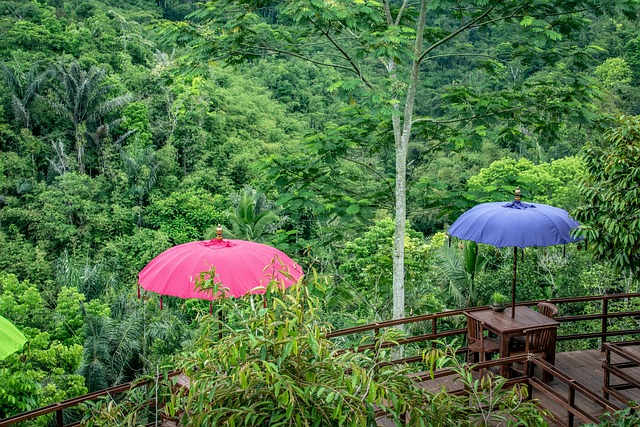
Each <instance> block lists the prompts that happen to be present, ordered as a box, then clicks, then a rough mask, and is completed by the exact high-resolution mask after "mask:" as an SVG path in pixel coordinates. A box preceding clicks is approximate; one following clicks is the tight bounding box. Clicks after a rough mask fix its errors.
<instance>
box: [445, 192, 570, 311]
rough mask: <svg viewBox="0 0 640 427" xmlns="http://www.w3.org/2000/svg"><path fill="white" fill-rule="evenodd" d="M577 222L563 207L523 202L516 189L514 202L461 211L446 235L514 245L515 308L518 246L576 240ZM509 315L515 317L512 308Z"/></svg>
mask: <svg viewBox="0 0 640 427" xmlns="http://www.w3.org/2000/svg"><path fill="white" fill-rule="evenodd" d="M579 225H580V224H579V223H578V222H577V221H575V220H574V219H572V218H571V217H570V216H569V214H568V213H567V211H565V210H564V209H560V208H556V207H553V206H549V205H543V204H540V203H536V204H528V203H523V202H522V201H521V200H520V189H519V188H518V189H517V190H516V198H515V201H513V202H511V203H504V202H494V203H482V204H480V205H477V206H474V207H473V208H471V209H469V210H468V211H467V212H465V213H463V214H462V215H461V216H460V218H458V219H457V220H456V221H455V222H454V223H453V225H451V227H449V235H450V236H455V237H457V238H459V239H462V240H472V241H474V242H477V243H486V244H489V245H493V246H495V247H497V248H502V247H507V246H512V247H513V281H512V283H511V302H512V307H515V304H516V275H517V270H518V267H517V265H518V252H517V249H518V248H524V247H528V246H553V245H564V244H567V243H573V242H577V241H578V240H580V239H581V238H580V237H574V236H572V235H571V231H572V230H573V229H575V228H576V227H578V226H579ZM511 316H512V317H514V316H515V310H514V309H513V308H512V310H511Z"/></svg>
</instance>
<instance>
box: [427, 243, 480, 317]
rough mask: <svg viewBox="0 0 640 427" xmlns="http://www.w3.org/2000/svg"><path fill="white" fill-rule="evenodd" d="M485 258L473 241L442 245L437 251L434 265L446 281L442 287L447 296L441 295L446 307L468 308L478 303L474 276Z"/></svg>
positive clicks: (478, 271)
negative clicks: (445, 284)
mask: <svg viewBox="0 0 640 427" xmlns="http://www.w3.org/2000/svg"><path fill="white" fill-rule="evenodd" d="M486 263H487V258H486V256H485V255H484V254H482V253H480V252H479V251H478V245H477V244H476V243H475V242H465V243H460V245H459V246H448V245H442V246H441V247H440V248H439V250H438V253H437V258H436V264H435V267H436V268H437V269H438V271H439V272H442V274H443V276H444V277H445V278H446V279H447V281H448V286H446V287H445V289H443V290H444V291H445V295H447V297H444V298H443V297H441V298H440V299H441V300H442V301H444V302H445V303H446V305H447V307H451V308H468V307H475V306H477V305H478V303H479V300H478V290H477V288H476V284H475V277H476V275H478V274H479V273H480V272H481V271H482V270H483V269H484V267H485V265H486Z"/></svg>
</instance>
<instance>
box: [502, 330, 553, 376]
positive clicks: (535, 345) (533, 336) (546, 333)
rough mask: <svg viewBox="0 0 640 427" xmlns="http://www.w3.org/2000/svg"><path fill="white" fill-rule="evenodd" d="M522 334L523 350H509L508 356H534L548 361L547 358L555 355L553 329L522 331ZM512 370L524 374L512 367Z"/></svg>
mask: <svg viewBox="0 0 640 427" xmlns="http://www.w3.org/2000/svg"><path fill="white" fill-rule="evenodd" d="M524 334H525V335H524V337H525V346H524V349H523V350H519V349H511V350H510V351H509V355H510V356H518V355H522V354H536V355H539V356H541V357H542V358H543V359H544V360H549V359H550V357H549V356H550V355H552V354H554V353H555V351H556V349H555V348H554V347H555V334H556V328H555V327H543V328H532V329H528V330H526V331H524ZM525 366H526V365H525ZM534 368H535V366H534ZM512 369H513V370H514V371H516V372H519V373H520V374H523V375H524V374H525V372H524V369H523V370H522V371H520V370H518V369H516V368H514V367H512Z"/></svg>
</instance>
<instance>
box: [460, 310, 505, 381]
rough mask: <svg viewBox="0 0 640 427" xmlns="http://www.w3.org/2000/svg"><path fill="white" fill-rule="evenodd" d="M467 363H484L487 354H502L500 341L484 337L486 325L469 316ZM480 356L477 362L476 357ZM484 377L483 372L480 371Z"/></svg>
mask: <svg viewBox="0 0 640 427" xmlns="http://www.w3.org/2000/svg"><path fill="white" fill-rule="evenodd" d="M467 337H468V345H467V362H471V361H472V358H473V362H484V361H486V360H487V354H489V355H492V354H494V353H499V352H500V343H499V342H498V340H496V339H493V338H489V337H485V336H484V325H483V324H482V322H480V321H479V320H476V319H474V318H472V317H469V316H467ZM476 355H477V356H478V360H476V358H475V356H476ZM480 376H482V370H480Z"/></svg>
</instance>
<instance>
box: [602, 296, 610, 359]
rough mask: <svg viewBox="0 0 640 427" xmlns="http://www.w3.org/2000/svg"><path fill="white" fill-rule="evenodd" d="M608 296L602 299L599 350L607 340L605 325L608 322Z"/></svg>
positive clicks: (606, 325)
mask: <svg viewBox="0 0 640 427" xmlns="http://www.w3.org/2000/svg"><path fill="white" fill-rule="evenodd" d="M608 314H609V298H606V295H605V297H604V298H603V300H602V335H601V336H600V351H604V343H606V342H607V327H608V323H609V318H608V317H607V315H608Z"/></svg>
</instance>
